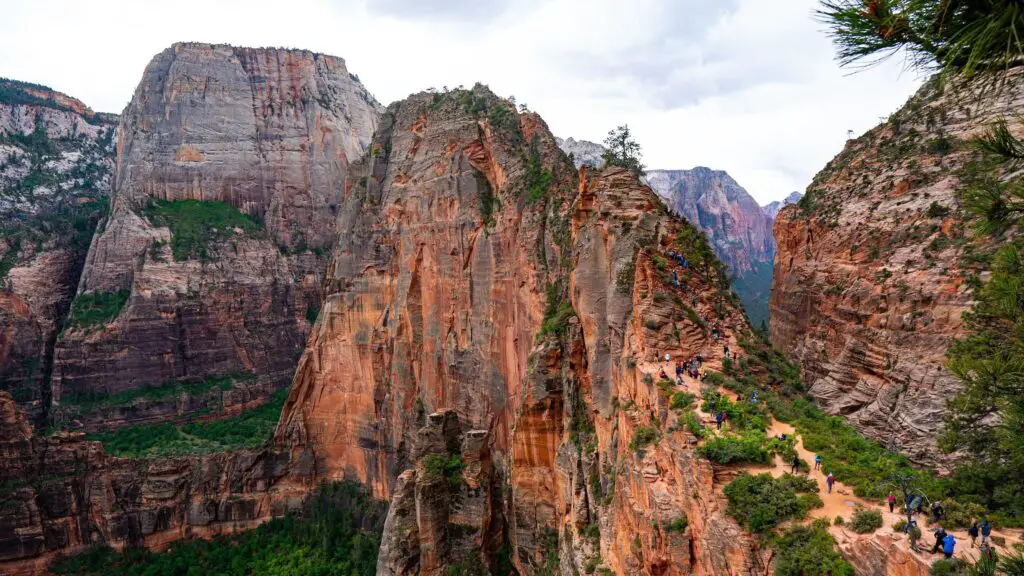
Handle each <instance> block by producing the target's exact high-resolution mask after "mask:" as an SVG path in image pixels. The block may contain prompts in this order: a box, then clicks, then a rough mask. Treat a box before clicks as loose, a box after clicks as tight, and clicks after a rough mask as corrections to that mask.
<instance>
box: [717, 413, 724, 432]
mask: <svg viewBox="0 0 1024 576" xmlns="http://www.w3.org/2000/svg"><path fill="white" fill-rule="evenodd" d="M722 420H725V412H719V413H718V414H715V423H717V424H718V429H719V430H721V429H722Z"/></svg>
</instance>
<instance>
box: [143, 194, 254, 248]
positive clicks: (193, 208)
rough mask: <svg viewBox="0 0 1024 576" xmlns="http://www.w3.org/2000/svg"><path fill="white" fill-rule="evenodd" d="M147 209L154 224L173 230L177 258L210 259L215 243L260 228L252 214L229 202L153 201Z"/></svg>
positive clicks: (172, 246) (172, 244)
mask: <svg viewBox="0 0 1024 576" xmlns="http://www.w3.org/2000/svg"><path fill="white" fill-rule="evenodd" d="M145 212H146V216H147V217H148V218H149V220H150V221H151V222H152V223H153V224H155V225H157V226H167V227H168V228H170V229H171V253H172V254H173V255H174V259H175V260H190V259H194V260H203V261H207V260H211V259H213V255H214V253H215V250H216V244H217V243H219V242H222V241H224V240H226V239H227V238H230V237H231V236H232V235H234V234H235V230H236V229H238V230H241V231H242V233H244V234H255V233H256V232H258V230H259V228H260V227H259V224H257V223H256V221H255V220H254V219H253V218H252V216H249V215H248V214H244V213H242V212H241V211H240V210H238V209H237V208H235V207H234V206H232V205H231V204H228V203H227V202H219V201H200V200H174V201H171V202H168V201H166V200H152V201H150V203H149V204H148V205H147V206H146V208H145Z"/></svg>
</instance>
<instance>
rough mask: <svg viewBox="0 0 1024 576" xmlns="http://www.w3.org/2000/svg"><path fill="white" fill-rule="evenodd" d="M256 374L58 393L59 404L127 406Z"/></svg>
mask: <svg viewBox="0 0 1024 576" xmlns="http://www.w3.org/2000/svg"><path fill="white" fill-rule="evenodd" d="M255 377H256V375H255V374H247V373H240V374H223V375H219V376H211V377H209V378H206V379H205V380H203V381H201V382H193V383H188V382H179V381H170V382H165V383H163V384H160V385H158V386H143V387H141V388H134V389H131V390H124V391H122V392H115V393H114V394H106V393H103V392H85V393H78V394H76V393H66V394H62V395H61V399H60V401H61V405H62V406H75V407H76V408H78V409H79V410H80V411H81V412H92V411H95V410H100V409H104V408H114V407H117V406H128V405H130V404H131V403H133V402H134V401H135V400H138V399H140V398H141V399H144V400H151V401H152V400H163V399H166V398H171V397H175V396H180V395H182V394H190V395H192V396H198V395H201V394H204V393H206V392H209V391H210V390H214V389H218V390H221V391H227V390H230V389H231V387H232V383H233V382H241V381H247V380H252V379H254V378H255Z"/></svg>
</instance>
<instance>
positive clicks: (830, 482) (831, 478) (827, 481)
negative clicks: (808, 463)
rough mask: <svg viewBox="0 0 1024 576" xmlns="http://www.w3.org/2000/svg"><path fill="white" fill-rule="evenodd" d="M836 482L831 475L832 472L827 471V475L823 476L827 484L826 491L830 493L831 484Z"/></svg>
mask: <svg viewBox="0 0 1024 576" xmlns="http://www.w3.org/2000/svg"><path fill="white" fill-rule="evenodd" d="M835 483H836V479H835V478H833V477H832V473H831V472H829V473H828V476H826V477H825V484H827V485H828V493H829V494H831V493H832V485H833V484H835Z"/></svg>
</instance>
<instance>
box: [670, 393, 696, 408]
mask: <svg viewBox="0 0 1024 576" xmlns="http://www.w3.org/2000/svg"><path fill="white" fill-rule="evenodd" d="M696 398H697V397H696V396H694V395H693V394H691V393H689V392H676V393H675V394H673V395H672V400H671V401H669V403H668V407H669V409H670V410H689V409H690V408H692V407H693V402H694V400H696Z"/></svg>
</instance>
